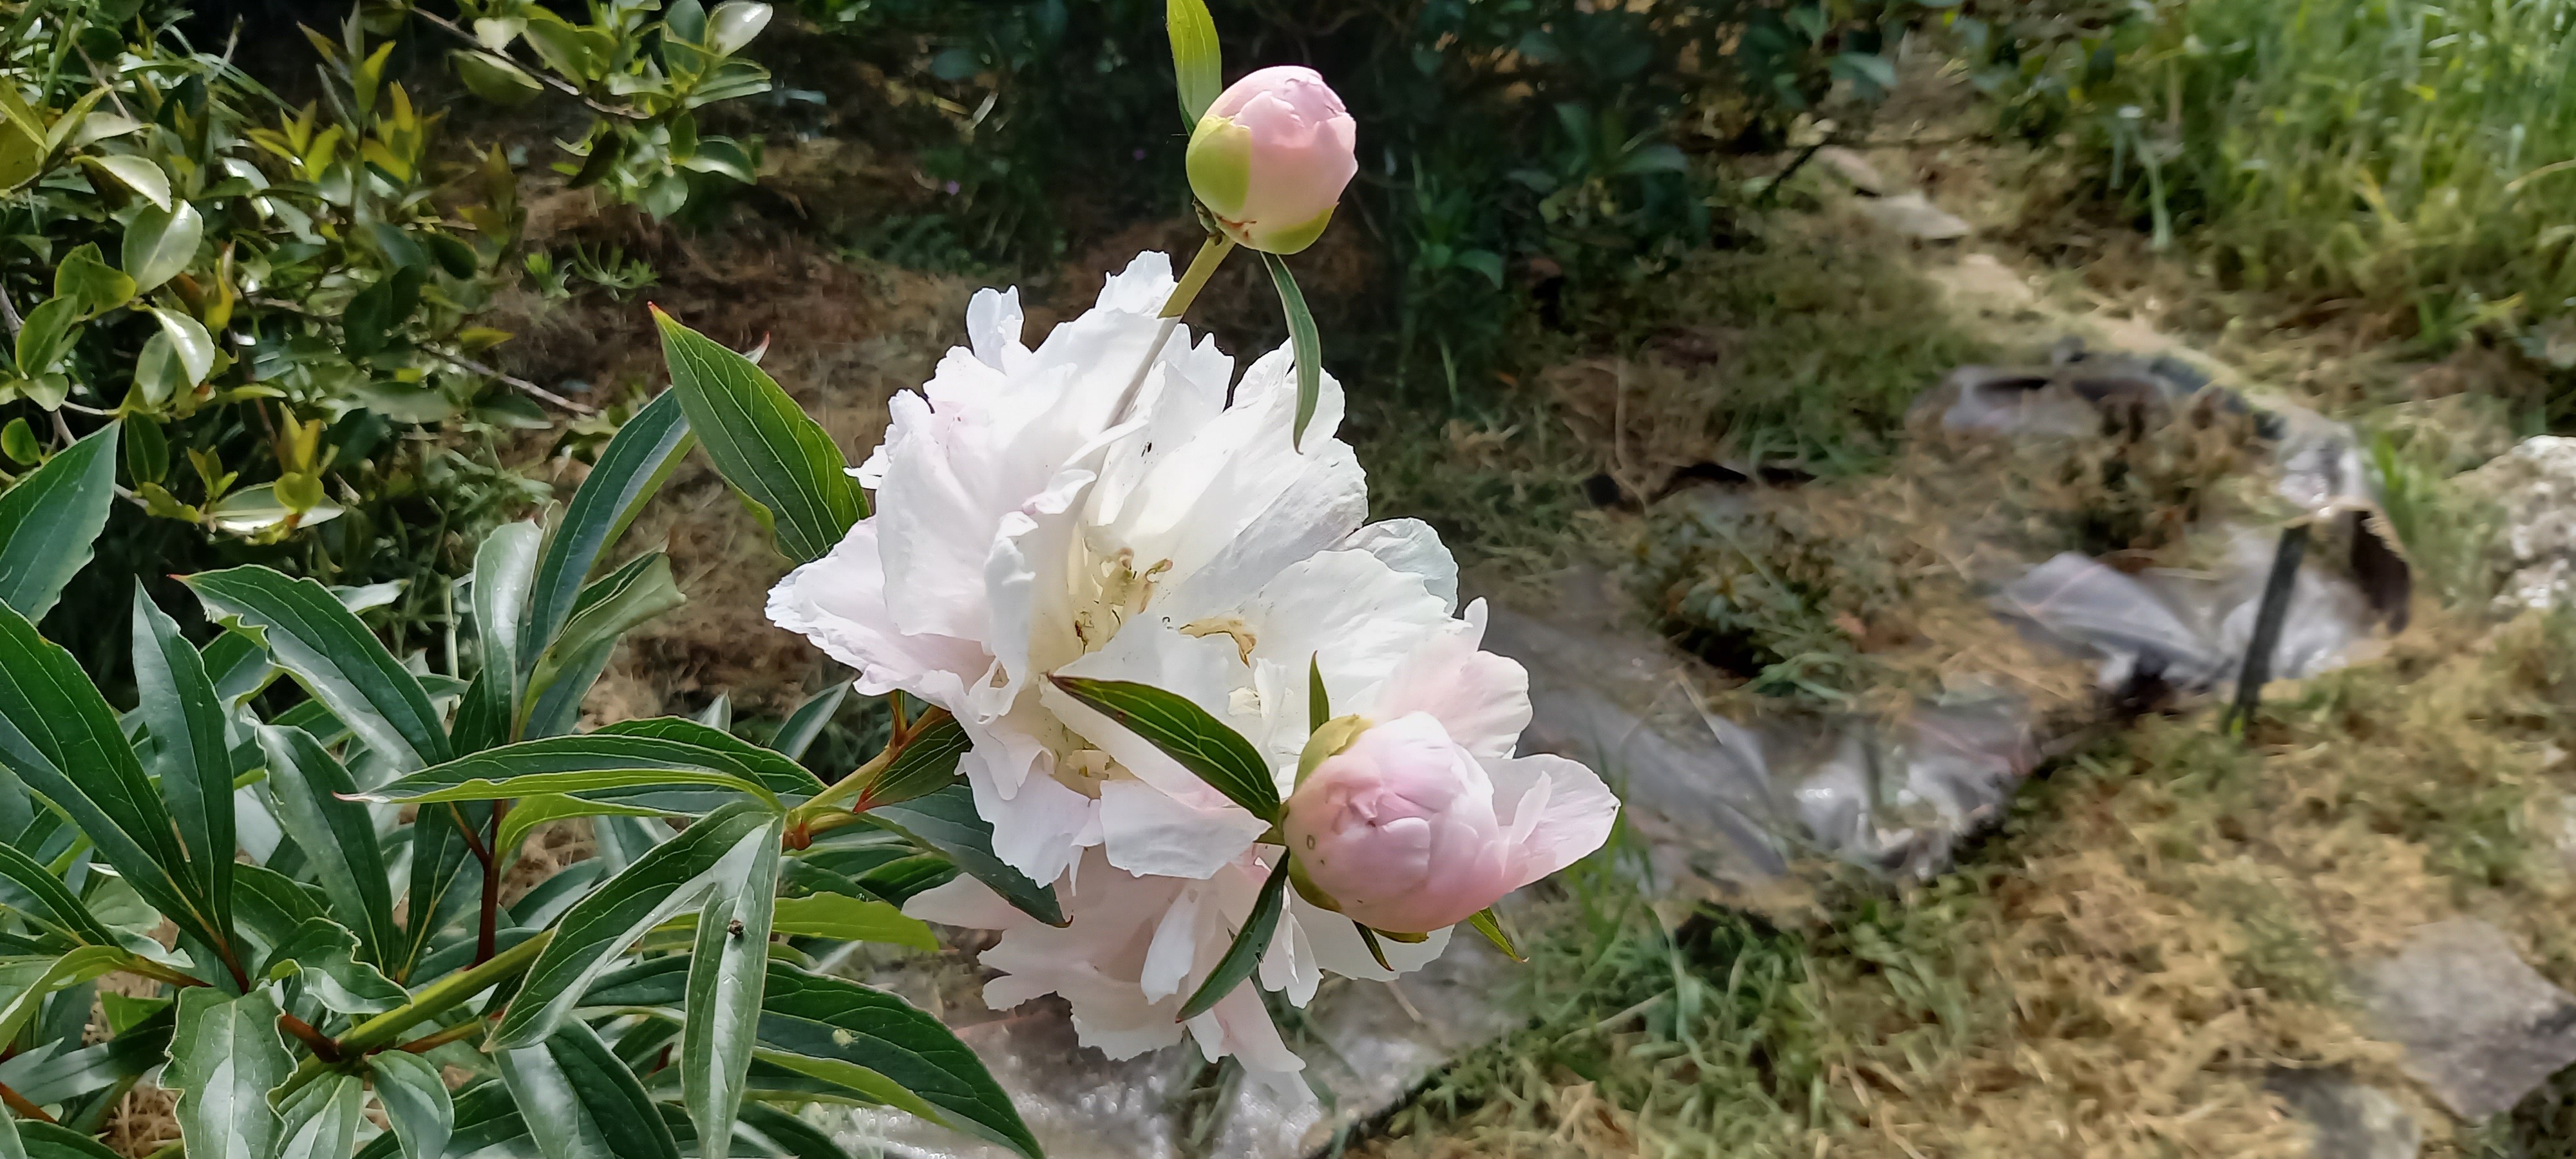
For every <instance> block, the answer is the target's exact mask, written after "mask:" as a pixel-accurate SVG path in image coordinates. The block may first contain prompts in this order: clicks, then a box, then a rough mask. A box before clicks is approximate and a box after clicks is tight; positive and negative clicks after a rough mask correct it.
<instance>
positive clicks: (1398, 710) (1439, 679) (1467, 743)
mask: <svg viewBox="0 0 2576 1159" xmlns="http://www.w3.org/2000/svg"><path fill="white" fill-rule="evenodd" d="M1470 610H1471V611H1475V612H1481V611H1482V610H1483V609H1482V606H1481V603H1480V604H1479V606H1477V607H1474V608H1471V609H1470ZM1452 623H1453V624H1456V625H1457V630H1454V631H1450V632H1444V633H1442V634H1440V635H1437V636H1434V637H1432V638H1431V639H1429V640H1426V641H1424V642H1423V643H1422V645H1421V646H1420V647H1418V648H1416V649H1414V651H1413V653H1412V654H1411V655H1408V656H1406V657H1405V658H1404V659H1403V660H1402V661H1400V662H1399V663H1397V664H1396V666H1395V670H1394V671H1393V672H1391V673H1389V674H1388V676H1387V678H1386V682H1385V683H1384V684H1383V685H1381V686H1380V687H1379V688H1378V690H1377V697H1376V699H1375V700H1374V701H1373V702H1371V703H1370V704H1369V705H1368V706H1367V708H1366V710H1365V711H1367V713H1368V714H1369V715H1370V716H1371V717H1372V718H1375V719H1379V720H1385V719H1390V718H1394V717H1400V716H1403V715H1405V714H1407V713H1414V712H1420V713H1426V714H1428V715H1430V716H1431V717H1432V718H1433V719H1435V720H1438V721H1439V722H1440V726H1441V727H1442V728H1443V729H1446V730H1447V731H1448V733H1449V739H1450V740H1453V741H1455V742H1457V743H1458V745H1459V746H1460V747H1462V748H1464V749H1466V750H1467V751H1468V752H1471V753H1474V754H1476V756H1477V757H1479V758H1482V759H1487V760H1500V759H1502V758H1505V757H1508V756H1510V755H1512V749H1513V748H1514V747H1516V746H1517V745H1519V743H1520V737H1521V731H1522V730H1523V729H1526V728H1528V727H1529V723H1530V697H1529V670H1528V669H1525V668H1523V667H1521V665H1520V662H1519V661H1517V660H1513V659H1511V658H1510V657H1507V656H1497V655H1495V654H1494V653H1491V652H1483V651H1478V650H1477V648H1476V644H1477V641H1478V640H1479V639H1480V638H1481V637H1482V636H1483V632H1482V631H1481V630H1478V629H1477V628H1476V627H1475V625H1474V622H1470V621H1452Z"/></svg>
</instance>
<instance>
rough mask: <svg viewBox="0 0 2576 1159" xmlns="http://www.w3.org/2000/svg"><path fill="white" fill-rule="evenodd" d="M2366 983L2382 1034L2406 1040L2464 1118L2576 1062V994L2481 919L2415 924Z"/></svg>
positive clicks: (2419, 1073)
mask: <svg viewBox="0 0 2576 1159" xmlns="http://www.w3.org/2000/svg"><path fill="white" fill-rule="evenodd" d="M2362 982H2363V993H2364V996H2365V997H2366V999H2367V1000H2368V1004H2369V1007H2370V1014H2371V1019H2372V1022H2373V1023H2374V1028H2375V1029H2376V1030H2377V1032H2378V1034H2379V1036H2380V1037H2382V1038H2385V1039H2387V1040H2389V1041H2391V1042H2395V1043H2397V1044H2398V1045H2400V1046H2402V1047H2404V1048H2405V1054H2404V1056H2403V1058H2402V1060H2401V1065H2402V1066H2403V1067H2404V1068H2405V1070H2406V1073H2407V1074H2408V1075H2410V1076H2412V1077H2414V1079H2415V1080H2416V1081H2418V1082H2421V1083H2423V1084H2424V1086H2425V1087H2426V1088H2427V1089H2429V1090H2431V1091H2432V1092H2433V1094H2434V1096H2435V1097H2437V1098H2439V1099H2441V1100H2442V1103H2443V1105H2445V1106H2447V1107H2449V1108H2450V1109H2451V1110H2452V1111H2453V1112H2454V1113H2456V1114H2458V1115H2459V1116H2460V1117H2461V1118H2463V1119H2468V1120H2471V1121H2476V1120H2479V1119H2484V1118H2486V1117H2487V1116H2489V1115H2493V1114H2496V1113H2498V1112H2501V1111H2505V1110H2509V1109H2511V1108H2512V1107H2513V1105H2514V1104H2515V1103H2518V1102H2521V1101H2522V1097H2523V1096H2524V1095H2527V1094H2530V1093H2531V1091H2532V1090H2533V1088H2535V1087H2538V1086H2539V1085H2540V1084H2541V1083H2542V1082H2543V1081H2544V1080H2546V1079H2548V1077H2549V1076H2550V1075H2552V1074H2554V1073H2556V1072H2557V1071H2558V1070H2560V1069H2561V1068H2563V1067H2566V1066H2567V1065H2569V1064H2570V1063H2576V995H2571V994H2569V993H2568V992H2567V991H2565V990H2561V989H2559V988H2558V987H2556V986H2553V985H2551V984H2550V983H2549V980H2548V979H2546V978H2543V977H2541V976H2540V974H2539V972H2538V971H2535V970H2533V969H2532V968H2531V967H2530V966H2529V965H2527V964H2525V963H2524V962H2523V960H2522V958H2521V956H2520V955H2518V954H2516V953H2515V952H2514V948H2513V943H2512V942H2511V941H2509V940H2508V939H2506V937H2505V936H2504V932H2503V931H2501V930H2498V929H2496V928H2495V927H2494V926H2491V925H2488V924H2487V923H2485V922H2482V921H2478V920H2477V919H2475V918H2453V919H2451V920H2449V921H2445V922H2436V923H2434V924H2432V925H2429V926H2425V927H2423V928H2421V929H2418V930H2416V931H2415V933H2414V936H2413V937H2412V938H2411V939H2410V940H2409V941H2408V942H2407V944H2406V948H2405V949H2404V950H2403V951H2401V952H2399V953H2398V954H2397V955H2396V956H2395V957H2391V958H2387V959H2383V960H2381V961H2378V962H2375V963H2372V964H2370V965H2369V966H2368V967H2367V968H2365V970H2364V971H2363V975H2362Z"/></svg>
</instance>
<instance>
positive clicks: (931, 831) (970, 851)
mask: <svg viewBox="0 0 2576 1159" xmlns="http://www.w3.org/2000/svg"><path fill="white" fill-rule="evenodd" d="M862 816H863V817H865V818H866V819H867V820H868V821H869V822H870V823H872V824H875V825H878V826H880V827H882V828H885V829H890V830H893V831H894V832H897V833H900V834H902V835H904V836H905V837H906V838H909V839H911V840H912V841H913V842H914V843H915V844H918V845H920V846H922V847H923V848H925V849H928V850H931V851H932V852H935V853H941V854H945V855H947V857H948V858H949V859H950V860H952V861H955V862H956V863H957V868H959V869H960V870H963V871H965V873H966V874H967V875H968V876H970V877H972V878H974V879H975V880H977V881H980V882H983V883H984V884H985V885H988V886H991V887H992V888H993V892H995V893H998V894H1000V895H1002V899H1003V900H1005V901H1008V902H1010V903H1011V905H1012V906H1014V907H1016V908H1018V910H1019V911H1020V912H1021V913H1024V914H1027V915H1029V916H1030V917H1033V918H1036V919H1038V920H1039V921H1042V922H1045V923H1046V924H1048V925H1051V926H1061V925H1063V924H1065V917H1064V907H1063V906H1062V905H1060V904H1058V903H1057V901H1056V897H1055V890H1053V889H1052V888H1049V887H1047V886H1043V885H1039V884H1038V883H1036V882H1034V881H1031V880H1029V877H1028V875H1027V874H1024V873H1021V872H1020V871H1019V870H1016V869H1013V868H1011V867H1010V866H1009V865H1008V864H1005V863H1004V862H1003V861H1002V859H1001V858H999V857H995V856H993V826H992V824H991V823H989V822H987V821H985V820H984V819H983V818H982V817H980V816H977V815H976V813H975V798H974V796H973V794H972V792H971V791H970V790H968V789H967V787H966V786H964V785H952V786H949V787H948V788H945V789H941V790H940V791H938V792H936V793H932V794H930V795H928V796H925V797H916V798H914V799H912V800H910V801H906V802H904V803H902V804H900V805H886V806H881V807H879V808H875V809H870V810H868V811H867V812H866V813H864V814H862Z"/></svg>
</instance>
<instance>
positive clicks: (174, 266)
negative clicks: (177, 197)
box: [121, 201, 206, 294]
mask: <svg viewBox="0 0 2576 1159" xmlns="http://www.w3.org/2000/svg"><path fill="white" fill-rule="evenodd" d="M205 233H206V220H205V218H203V217H200V216H198V215H197V207H196V206H193V205H190V204H188V203H187V202H184V201H182V202H180V203H179V204H177V205H175V206H172V207H170V208H168V209H162V208H159V207H157V206H156V207H154V208H151V209H146V210H144V211H142V212H140V213H137V214H135V215H134V220H133V221H131V222H128V223H126V226H125V254H124V260H123V262H122V263H121V264H122V265H124V267H125V273H126V276H128V277H131V278H133V279H134V292H135V293H138V294H148V293H150V292H152V291H153V290H155V289H157V288H159V287H160V285H161V283H163V282H166V281H169V280H170V279H172V278H174V277H177V276H179V272H180V271H182V270H185V269H187V268H188V263H190V262H193V261H195V260H197V242H198V241H199V240H200V239H202V238H203V237H204V236H205Z"/></svg>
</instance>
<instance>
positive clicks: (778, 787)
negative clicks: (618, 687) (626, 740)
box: [590, 716, 823, 801]
mask: <svg viewBox="0 0 2576 1159" xmlns="http://www.w3.org/2000/svg"><path fill="white" fill-rule="evenodd" d="M590 735H592V736H645V737H653V738H656V739H659V740H668V741H678V742H679V743H681V744H687V745H695V746H697V747H699V748H702V749H711V750H713V751H715V752H719V753H722V754H724V755H725V756H728V757H731V758H733V760H734V762H735V763H736V764H738V765H740V766H742V768H743V769H744V770H746V771H748V772H749V773H750V774H751V777H752V779H753V780H756V781H759V782H760V783H761V784H764V785H767V786H769V791H770V792H773V793H776V794H778V795H779V797H780V798H781V799H784V800H791V801H793V800H800V799H803V798H805V797H810V796H813V795H814V794H816V793H819V792H822V791H823V779H822V778H821V777H818V776H815V775H814V771H813V770H812V769H808V768H806V767H805V766H803V765H800V764H797V763H796V761H795V759H794V758H792V757H788V756H785V755H783V754H780V753H778V752H777V751H775V750H772V749H765V748H762V747H760V746H759V745H756V744H753V743H751V742H750V741H747V740H744V739H742V738H741V737H738V736H735V735H733V734H732V733H729V732H726V731H724V730H723V729H720V728H713V727H709V726H708V725H706V724H703V723H701V722H698V721H694V720H684V719H682V718H680V717H676V716H648V717H643V718H641V719H637V720H621V721H618V722H617V723H615V724H612V725H609V726H607V727H605V728H602V729H600V730H599V731H597V732H594V733H591V734H590Z"/></svg>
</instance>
